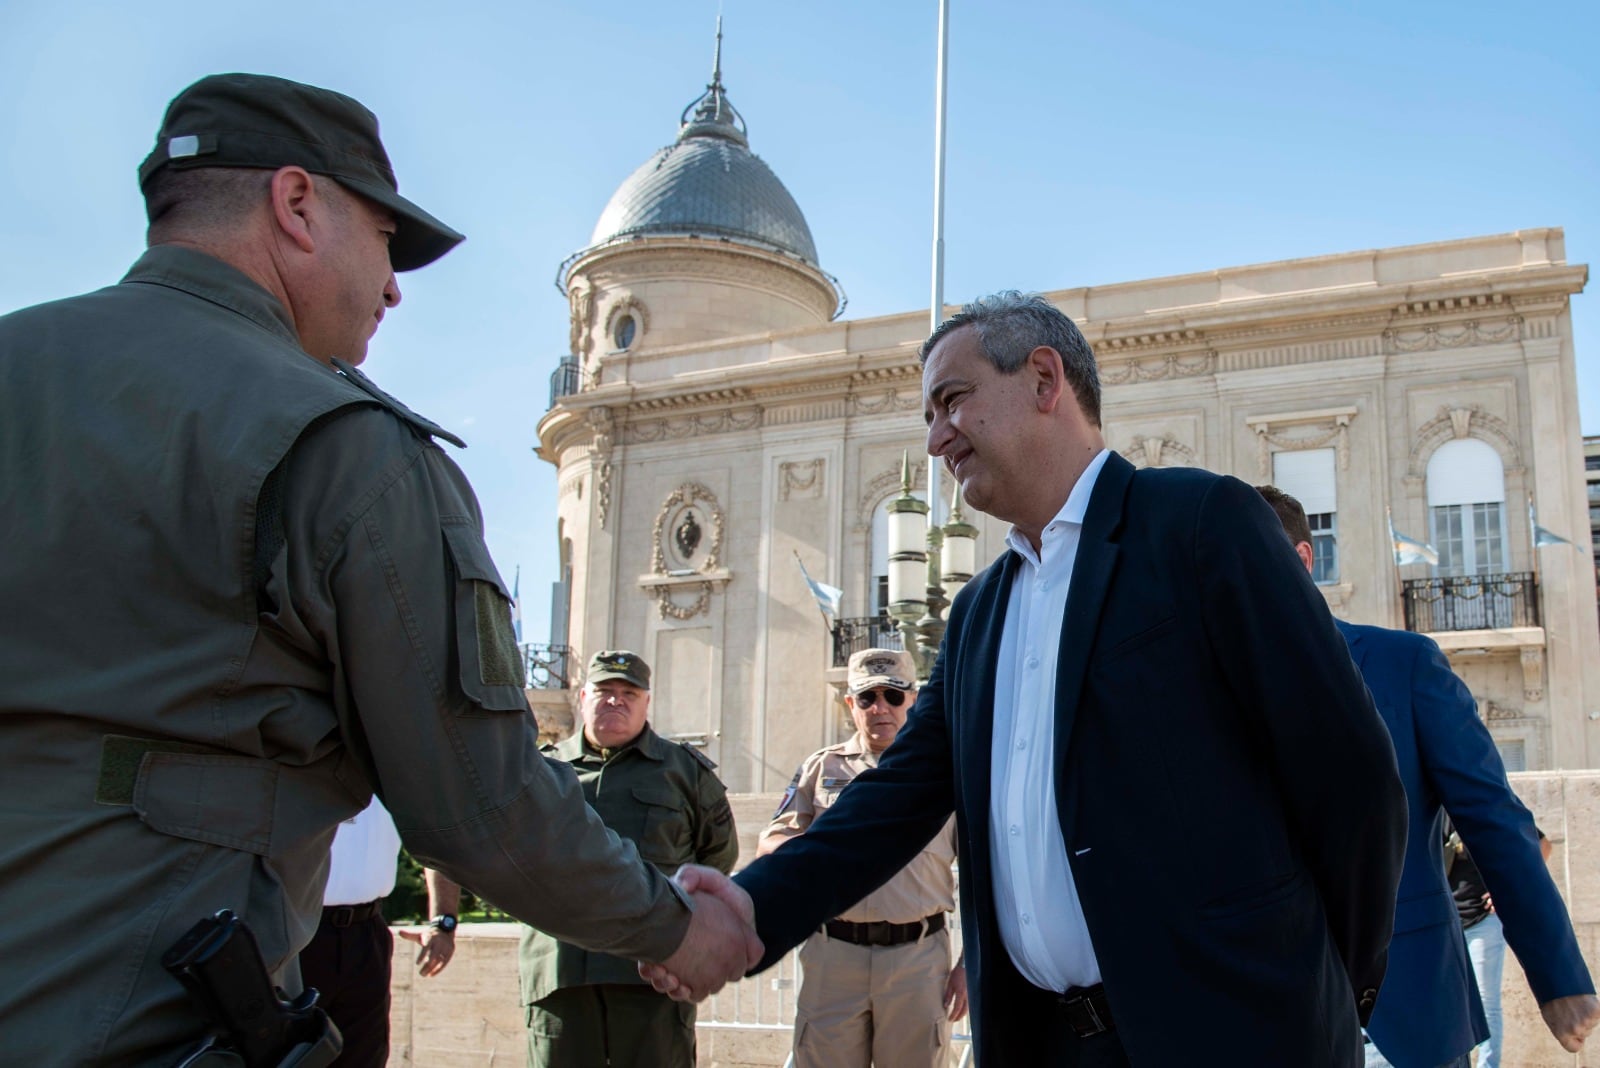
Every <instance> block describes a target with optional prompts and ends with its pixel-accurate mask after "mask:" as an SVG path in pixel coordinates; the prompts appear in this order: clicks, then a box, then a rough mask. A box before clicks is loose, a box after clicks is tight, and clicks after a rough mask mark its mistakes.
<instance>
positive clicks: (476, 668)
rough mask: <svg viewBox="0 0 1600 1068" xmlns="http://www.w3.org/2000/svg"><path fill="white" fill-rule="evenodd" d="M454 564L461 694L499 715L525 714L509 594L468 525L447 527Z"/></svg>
mask: <svg viewBox="0 0 1600 1068" xmlns="http://www.w3.org/2000/svg"><path fill="white" fill-rule="evenodd" d="M444 539H445V544H446V545H448V546H449V548H450V558H451V560H452V561H454V563H455V569H456V588H455V617H456V661H457V667H458V668H459V670H460V676H461V691H462V693H464V694H466V695H467V697H468V698H470V699H471V700H472V701H473V702H474V703H475V704H477V705H479V706H480V707H482V708H485V709H488V710H490V711H495V712H526V711H527V710H528V699H527V697H526V696H525V695H524V694H523V692H522V686H523V675H522V657H521V654H520V652H519V651H518V649H517V639H516V632H515V631H514V630H513V629H512V626H511V595H510V594H509V593H507V592H506V584H505V583H504V582H503V581H501V579H500V572H499V571H497V570H495V566H494V561H493V560H492V559H490V557H489V550H488V548H487V547H486V546H485V545H484V544H483V538H482V537H481V536H480V535H479V534H478V531H477V530H476V529H475V528H474V527H473V526H472V525H471V524H468V523H449V524H446V525H445V527H444Z"/></svg>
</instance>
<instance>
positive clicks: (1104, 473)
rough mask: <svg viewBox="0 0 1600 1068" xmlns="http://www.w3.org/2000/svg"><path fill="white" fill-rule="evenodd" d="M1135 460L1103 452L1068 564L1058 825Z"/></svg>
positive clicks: (1059, 689) (1059, 701)
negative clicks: (1081, 697)
mask: <svg viewBox="0 0 1600 1068" xmlns="http://www.w3.org/2000/svg"><path fill="white" fill-rule="evenodd" d="M1132 479H1133V465H1132V464H1130V463H1129V462H1128V461H1126V460H1124V459H1123V458H1122V457H1121V456H1118V455H1117V454H1116V453H1112V454H1111V455H1110V456H1108V457H1106V462H1105V466H1104V467H1102V468H1101V469H1100V477H1099V479H1098V480H1096V482H1095V484H1094V492H1093V493H1092V494H1091V495H1090V497H1089V507H1088V509H1087V511H1085V513H1084V517H1083V530H1082V532H1081V534H1080V536H1079V538H1078V556H1077V559H1076V560H1074V561H1073V564H1072V585H1071V586H1070V587H1068V592H1067V614H1066V619H1065V621H1064V623H1063V624H1062V627H1061V648H1060V650H1059V651H1058V653H1057V655H1056V736H1055V762H1056V798H1057V806H1058V808H1061V809H1062V810H1063V811H1062V827H1063V828H1065V827H1067V826H1068V819H1067V816H1066V812H1065V806H1063V805H1061V798H1063V797H1068V796H1071V795H1070V792H1069V791H1063V790H1062V789H1061V784H1063V783H1065V782H1068V781H1069V779H1068V777H1067V776H1068V770H1067V752H1068V750H1069V749H1070V747H1071V743H1072V727H1073V724H1074V723H1075V722H1076V721H1077V716H1078V697H1079V695H1080V694H1081V693H1082V692H1083V677H1084V673H1085V672H1086V671H1087V670H1088V666H1089V653H1090V652H1091V651H1092V650H1093V649H1094V639H1095V633H1096V631H1097V630H1098V628H1099V623H1100V611H1101V609H1102V608H1104V607H1105V601H1106V591H1107V590H1108V589H1110V587H1111V573H1112V571H1113V570H1114V569H1115V568H1116V564H1117V552H1118V546H1117V538H1118V537H1119V536H1120V534H1121V531H1122V509H1123V502H1124V499H1125V498H1126V497H1127V493H1128V485H1129V483H1130V482H1131V481H1132Z"/></svg>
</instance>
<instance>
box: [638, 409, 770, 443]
mask: <svg viewBox="0 0 1600 1068" xmlns="http://www.w3.org/2000/svg"><path fill="white" fill-rule="evenodd" d="M760 425H761V409H760V408H743V409H738V410H734V411H724V412H705V413H700V414H696V415H686V416H682V417H681V418H677V419H643V420H640V421H639V422H630V423H629V424H628V431H627V437H628V441H629V442H630V443H633V444H648V443H650V442H653V441H667V440H675V439H679V438H697V437H700V436H701V435H702V434H726V433H730V432H733V431H737V430H749V429H751V428H753V427H758V426H760Z"/></svg>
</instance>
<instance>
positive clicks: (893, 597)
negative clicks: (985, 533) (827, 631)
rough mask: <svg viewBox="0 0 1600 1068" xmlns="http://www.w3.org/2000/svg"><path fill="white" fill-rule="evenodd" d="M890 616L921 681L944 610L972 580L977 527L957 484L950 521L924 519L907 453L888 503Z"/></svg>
mask: <svg viewBox="0 0 1600 1068" xmlns="http://www.w3.org/2000/svg"><path fill="white" fill-rule="evenodd" d="M888 512H889V615H890V616H891V617H892V618H893V619H894V620H895V622H896V623H898V624H899V625H900V635H901V638H902V640H903V641H904V643H905V648H906V650H907V651H908V652H910V653H911V654H912V656H913V657H914V658H915V659H916V662H917V677H918V678H920V679H923V680H926V679H927V677H928V674H929V672H931V671H932V670H933V662H934V660H935V658H937V657H938V655H939V643H940V642H942V641H943V640H944V627H945V621H944V611H945V609H946V608H948V607H949V606H950V603H951V602H952V601H954V600H955V596H956V594H958V593H960V592H961V589H962V587H963V586H965V585H966V584H967V583H968V582H970V581H971V580H972V574H973V571H974V570H975V568H976V563H977V555H978V528H977V527H975V526H973V525H972V524H971V523H968V522H967V520H966V516H965V515H964V514H963V513H962V511H961V487H960V486H957V487H956V488H955V491H954V493H952V494H951V498H950V521H949V522H948V523H946V524H945V525H944V526H943V527H938V526H933V525H931V524H929V523H928V505H927V504H925V503H924V502H922V501H919V500H917V499H916V498H915V497H913V496H912V495H911V456H910V453H909V452H908V453H907V454H906V455H905V456H903V457H902V458H901V461H900V496H898V497H896V498H895V499H894V500H892V501H890V502H889V504H888Z"/></svg>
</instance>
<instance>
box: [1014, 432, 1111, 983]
mask: <svg viewBox="0 0 1600 1068" xmlns="http://www.w3.org/2000/svg"><path fill="white" fill-rule="evenodd" d="M1108 455H1110V454H1109V453H1108V452H1107V451H1106V450H1105V449H1101V450H1100V452H1099V453H1098V454H1097V455H1096V456H1095V458H1094V459H1093V460H1091V461H1089V466H1088V467H1087V468H1085V469H1084V472H1083V474H1082V475H1080V476H1078V481H1077V483H1076V484H1074V485H1073V487H1072V492H1071V493H1069V494H1068V495H1067V502H1066V504H1064V505H1062V506H1061V511H1059V512H1057V513H1056V517H1055V518H1054V519H1053V520H1051V521H1050V524H1049V525H1048V526H1046V527H1045V528H1044V532H1043V533H1042V534H1041V535H1040V537H1039V552H1037V553H1035V552H1034V551H1033V546H1032V545H1031V544H1029V542H1028V539H1027V537H1025V536H1024V535H1022V534H1020V533H1018V531H1017V529H1016V528H1015V527H1012V528H1011V533H1010V534H1008V535H1007V536H1006V543H1007V544H1008V545H1010V546H1011V548H1012V549H1014V550H1016V553H1017V555H1018V556H1020V557H1021V558H1022V560H1021V564H1020V565H1019V566H1018V568H1017V573H1016V578H1015V580H1014V581H1013V582H1012V584H1011V599H1010V601H1009V602H1008V604H1007V607H1006V623H1005V630H1004V632H1003V633H1002V634H1001V637H1000V654H999V660H998V662H997V665H996V671H995V685H994V713H993V716H994V743H993V750H992V753H993V756H992V759H993V767H992V772H993V775H992V779H991V783H990V788H989V789H990V795H989V801H990V803H989V863H990V866H991V868H992V869H993V871H994V900H995V912H996V914H997V918H998V920H999V923H1000V937H1001V940H1002V941H1004V942H1005V946H1006V952H1007V953H1009V954H1010V955H1011V961H1012V963H1013V964H1015V965H1016V966H1017V970H1018V971H1020V972H1021V973H1022V974H1023V975H1024V976H1026V977H1027V979H1028V981H1029V982H1031V983H1033V984H1034V985H1035V986H1038V987H1042V988H1044V989H1045V990H1055V991H1063V990H1066V989H1068V988H1069V987H1074V986H1079V987H1084V986H1093V985H1094V984H1096V983H1098V982H1099V981H1100V962H1099V961H1098V960H1096V959H1095V955H1094V945H1093V944H1092V943H1091V942H1090V941H1089V927H1088V925H1087V924H1086V923H1085V922H1084V918H1083V905H1082V903H1080V902H1079V900H1078V887H1077V884H1076V883H1074V882H1073V879H1072V867H1071V865H1070V864H1069V863H1068V861H1067V847H1066V843H1065V841H1063V839H1062V837H1061V820H1060V817H1059V816H1058V815H1057V809H1056V776H1055V766H1054V765H1055V741H1056V737H1055V735H1056V654H1057V653H1058V652H1059V651H1060V648H1061V627H1062V622H1063V620H1064V618H1065V616H1066V609H1067V587H1068V585H1069V584H1070V582H1071V579H1072V565H1073V563H1074V561H1076V560H1077V558H1078V539H1079V537H1080V536H1081V534H1082V532H1083V516H1084V512H1086V511H1087V510H1088V507H1089V495H1090V493H1091V492H1093V490H1094V484H1095V481H1096V480H1097V479H1098V478H1099V477H1100V469H1101V468H1103V467H1104V466H1105V462H1106V457H1107V456H1108Z"/></svg>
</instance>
